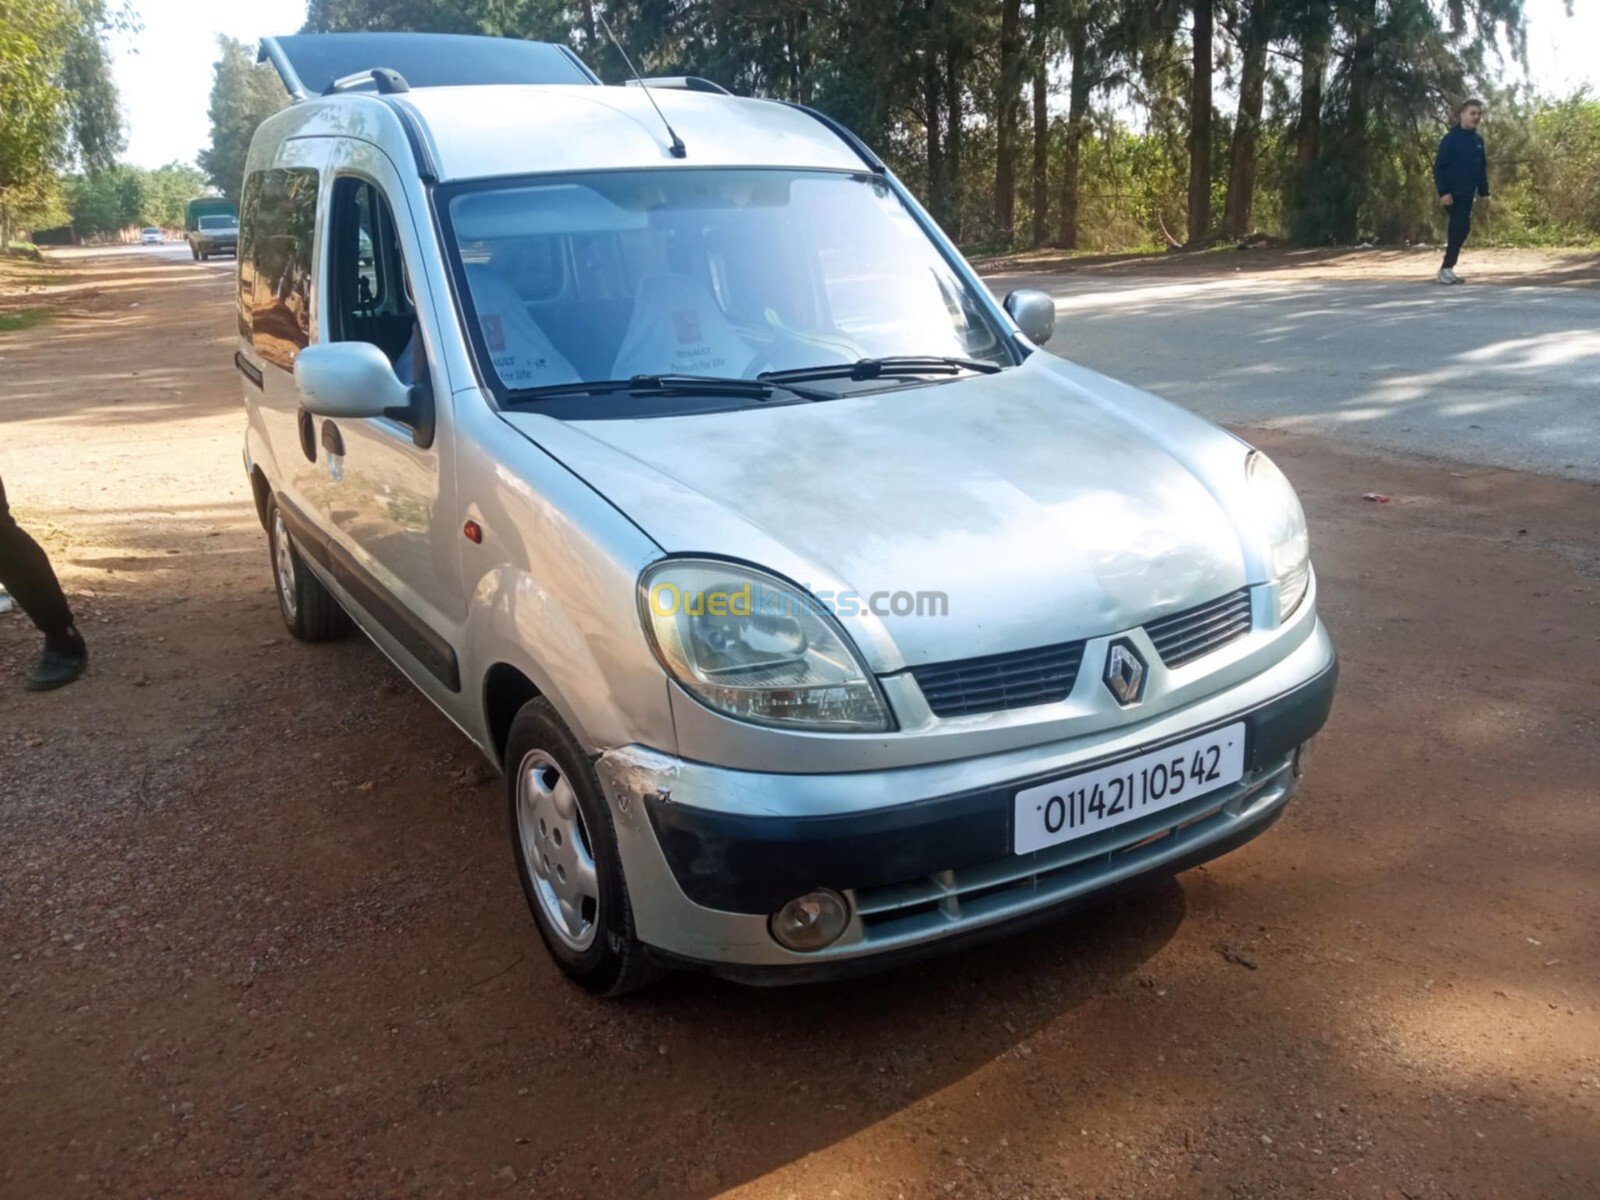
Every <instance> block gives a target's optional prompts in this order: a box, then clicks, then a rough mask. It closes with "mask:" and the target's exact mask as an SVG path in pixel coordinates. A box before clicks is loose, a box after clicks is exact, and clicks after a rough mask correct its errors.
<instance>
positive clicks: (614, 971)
mask: <svg viewBox="0 0 1600 1200" xmlns="http://www.w3.org/2000/svg"><path fill="white" fill-rule="evenodd" d="M505 776H506V801H507V804H508V806H509V808H510V813H511V846H512V851H513V852H514V853H515V855H516V860H517V876H518V878H519V879H520V880H521V881H522V892H523V895H524V896H525V897H526V898H527V901H528V908H529V910H530V911H531V912H532V913H533V920H534V924H536V925H537V926H538V927H539V935H540V936H541V937H542V938H543V939H544V944H545V947H546V948H547V949H548V950H549V951H550V957H552V958H553V959H555V961H556V965H557V966H558V967H560V968H561V969H562V970H563V971H564V972H566V974H567V975H568V976H569V977H570V978H571V979H572V980H573V981H575V982H576V983H578V984H579V985H580V986H582V987H584V988H586V989H588V990H589V991H591V992H594V993H596V994H597V995H601V996H620V995H622V994H623V993H625V992H631V991H634V990H635V989H637V988H641V987H643V986H645V985H646V984H647V983H650V982H652V981H654V980H655V979H657V978H659V977H660V976H661V975H662V974H663V972H662V970H661V968H659V967H658V966H656V965H655V964H654V963H652V962H651V961H650V960H649V959H647V958H646V957H645V954H644V947H643V946H642V945H641V944H640V943H639V940H638V939H637V938H636V937H635V936H634V925H633V906H632V904H631V902H630V901H629V899H628V885H627V882H626V880H624V878H623V875H622V860H621V858H620V857H619V855H618V854H617V843H616V832H615V828H614V827H613V825H612V821H611V810H610V809H609V807H607V805H606V801H605V794H604V792H603V791H602V790H601V787H600V781H599V779H597V778H596V777H595V773H594V768H593V767H592V766H591V765H590V762H589V756H588V755H587V754H586V753H585V752H584V750H583V747H582V746H581V745H580V744H579V743H578V740H577V738H575V737H574V736H573V735H572V731H571V730H569V729H568V728H567V726H566V724H565V722H563V721H562V720H561V718H560V716H558V715H557V713H556V711H555V709H554V708H552V707H551V705H550V702H549V701H548V700H545V699H543V698H540V699H537V700H530V701H529V702H528V703H527V704H525V705H523V706H522V710H521V711H520V712H518V713H517V716H516V719H515V720H513V721H512V723H511V732H510V736H509V737H507V739H506V758H505Z"/></svg>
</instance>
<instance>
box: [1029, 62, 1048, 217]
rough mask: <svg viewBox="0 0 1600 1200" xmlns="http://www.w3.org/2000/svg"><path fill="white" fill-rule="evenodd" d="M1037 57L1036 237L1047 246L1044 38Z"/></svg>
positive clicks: (1034, 97) (1035, 77)
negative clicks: (1045, 242) (1045, 241)
mask: <svg viewBox="0 0 1600 1200" xmlns="http://www.w3.org/2000/svg"><path fill="white" fill-rule="evenodd" d="M1034 47H1035V49H1034V54H1033V238H1032V242H1031V244H1032V245H1034V246H1036V247H1037V246H1042V245H1044V240H1045V238H1047V237H1048V236H1049V232H1048V230H1049V228H1050V224H1049V222H1050V105H1049V96H1050V79H1049V71H1048V65H1047V64H1046V62H1045V48H1044V35H1043V33H1042V32H1041V33H1039V34H1037V35H1036V36H1035V38H1034Z"/></svg>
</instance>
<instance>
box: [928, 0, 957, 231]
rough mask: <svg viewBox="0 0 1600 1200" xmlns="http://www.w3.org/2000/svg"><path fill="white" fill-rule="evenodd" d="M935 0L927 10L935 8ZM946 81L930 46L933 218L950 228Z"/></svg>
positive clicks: (930, 198) (930, 196) (930, 0)
mask: <svg viewBox="0 0 1600 1200" xmlns="http://www.w3.org/2000/svg"><path fill="white" fill-rule="evenodd" d="M932 7H933V0H928V2H927V3H926V4H925V5H924V8H925V9H929V10H931V9H932ZM943 90H944V81H943V80H941V79H940V78H939V56H938V55H937V54H935V53H934V52H933V50H932V49H931V48H930V49H929V50H928V51H927V52H926V53H925V54H924V55H923V59H922V113H923V117H922V124H923V128H924V130H926V132H927V145H928V209H929V211H930V212H932V213H933V219H934V220H935V221H937V222H939V224H940V225H941V226H943V227H944V228H945V229H946V230H948V229H949V227H950V190H949V188H948V187H947V186H946V179H945V170H946V168H945V162H944V131H943V130H942V129H941V128H940V126H939V121H940V115H939V114H940V107H941V106H940V103H939V99H940V95H941V93H942V92H943Z"/></svg>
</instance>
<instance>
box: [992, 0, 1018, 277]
mask: <svg viewBox="0 0 1600 1200" xmlns="http://www.w3.org/2000/svg"><path fill="white" fill-rule="evenodd" d="M1022 65H1023V63H1022V0H1002V4H1001V7H1000V79H999V82H998V84H997V85H996V88H995V105H994V119H995V155H994V237H995V241H997V242H998V243H999V244H1000V245H1002V246H1009V245H1010V244H1011V239H1012V237H1013V236H1014V234H1013V227H1014V226H1015V224H1016V216H1017V109H1018V107H1019V101H1020V97H1019V95H1018V93H1019V92H1020V91H1021V82H1022V80H1021V68H1022Z"/></svg>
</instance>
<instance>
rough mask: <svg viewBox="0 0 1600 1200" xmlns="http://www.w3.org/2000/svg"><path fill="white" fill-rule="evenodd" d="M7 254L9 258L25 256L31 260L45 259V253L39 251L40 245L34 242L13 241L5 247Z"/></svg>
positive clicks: (40, 260) (39, 260)
mask: <svg viewBox="0 0 1600 1200" xmlns="http://www.w3.org/2000/svg"><path fill="white" fill-rule="evenodd" d="M5 255H6V257H7V258H25V259H28V260H29V261H30V262H42V261H43V260H44V255H42V254H41V253H39V247H37V246H35V245H34V244H33V243H32V242H12V243H11V244H10V245H9V246H7V247H5Z"/></svg>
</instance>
